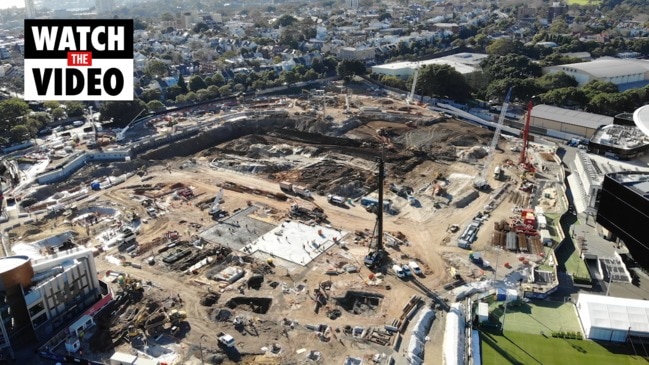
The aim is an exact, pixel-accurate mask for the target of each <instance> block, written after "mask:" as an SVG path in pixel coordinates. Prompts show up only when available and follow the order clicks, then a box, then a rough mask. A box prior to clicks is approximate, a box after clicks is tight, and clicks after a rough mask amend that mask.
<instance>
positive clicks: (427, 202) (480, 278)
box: [5, 90, 566, 364]
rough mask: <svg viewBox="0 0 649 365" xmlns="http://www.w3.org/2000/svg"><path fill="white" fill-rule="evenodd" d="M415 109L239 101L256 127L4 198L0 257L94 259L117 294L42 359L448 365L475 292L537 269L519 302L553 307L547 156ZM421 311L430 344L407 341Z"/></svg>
mask: <svg viewBox="0 0 649 365" xmlns="http://www.w3.org/2000/svg"><path fill="white" fill-rule="evenodd" d="M411 100H412V99H411V98H408V99H407V100H400V99H396V98H391V97H387V96H385V97H381V96H372V95H369V93H360V92H358V91H357V92H356V93H347V94H344V93H339V92H335V91H328V90H311V91H304V92H303V93H302V95H301V96H299V97H281V98H279V97H277V98H264V99H263V100H260V99H254V100H252V99H251V100H242V101H240V102H239V104H238V105H236V106H233V107H232V108H233V110H232V112H238V113H245V117H238V118H230V117H227V113H226V112H223V111H221V112H220V113H207V114H205V115H203V116H202V117H201V119H200V121H197V119H196V118H192V117H191V116H189V117H183V118H178V119H179V120H178V123H179V125H182V124H183V123H187V124H198V125H200V123H205V124H206V125H208V124H209V127H206V128H205V129H204V130H203V132H201V133H200V134H198V135H195V136H192V137H189V138H187V139H184V140H179V141H175V142H172V143H171V144H169V145H164V146H160V147H157V148H155V149H151V150H149V151H146V152H143V153H141V154H139V155H137V156H135V157H133V158H132V159H130V160H129V161H127V162H111V163H95V164H88V166H86V167H83V168H81V169H80V170H79V171H77V172H76V173H74V175H72V176H71V177H70V178H68V179H66V180H65V181H61V182H57V183H55V184H50V185H47V186H37V185H34V186H32V187H29V188H24V189H22V190H17V189H16V190H13V191H8V192H5V198H6V199H9V197H10V199H11V202H12V205H11V206H10V205H9V201H8V202H7V203H8V204H7V214H8V215H9V217H10V218H11V219H10V220H9V222H8V224H10V225H11V227H10V228H9V229H6V230H5V231H6V237H5V239H6V245H5V250H8V251H9V252H5V255H7V256H9V255H33V256H35V257H38V255H41V256H46V255H48V254H51V253H52V252H53V251H55V250H63V249H64V248H61V247H62V245H63V243H60V244H59V243H52V242H59V241H63V242H65V245H72V246H84V247H88V248H93V249H94V250H95V262H96V267H97V273H98V275H99V277H100V279H101V280H103V281H105V282H107V283H109V287H110V288H111V290H112V292H113V293H114V294H113V300H112V301H111V302H110V304H109V305H108V306H107V307H105V308H104V309H102V310H101V311H99V312H98V313H97V314H96V316H95V317H94V319H93V322H94V326H92V327H91V328H90V329H89V330H87V331H86V333H84V334H83V336H80V337H77V338H76V339H77V340H78V341H79V342H78V345H77V347H76V348H75V347H72V345H70V344H69V342H70V341H69V338H63V337H61V338H59V342H58V343H52V344H51V345H52V347H51V348H48V351H53V352H56V351H59V352H61V353H66V354H69V353H70V350H71V349H73V350H74V351H72V352H74V353H77V354H78V357H79V358H84V359H88V360H91V361H96V362H105V363H109V361H110V359H111V358H112V357H115V356H116V355H115V354H120V355H119V356H122V355H125V356H126V355H128V356H136V357H140V356H141V357H143V358H147V359H151V360H152V361H155V362H154V363H157V364H201V363H209V364H220V363H232V362H239V363H244V364H298V363H299V364H302V363H312V364H361V363H363V364H371V363H377V364H387V363H389V362H390V359H393V361H395V363H397V364H401V363H407V362H408V361H412V359H413V358H416V359H419V360H421V361H422V362H411V363H424V362H425V363H440V360H441V358H442V351H443V347H442V341H443V333H444V323H443V321H437V320H435V321H433V320H432V319H429V317H430V316H431V315H432V317H430V318H439V316H440V313H442V312H447V311H448V310H449V308H450V304H451V303H453V302H455V301H456V300H458V296H461V294H460V291H461V290H465V291H466V290H468V289H471V288H472V287H470V285H469V286H467V284H470V283H472V282H475V283H480V282H487V281H489V282H491V281H495V280H502V279H503V278H506V277H507V276H508V275H510V274H511V273H513V272H535V273H537V274H536V275H532V276H531V277H534V278H535V279H529V280H528V281H526V284H528V289H526V290H528V291H530V292H534V291H535V290H541V291H543V290H546V289H547V288H544V286H551V285H552V283H553V282H555V281H556V268H554V266H555V262H556V259H554V257H553V254H552V252H551V251H552V250H551V247H552V246H553V244H554V243H556V237H557V236H558V233H557V232H556V228H554V225H553V224H554V223H556V224H558V222H552V220H551V218H550V217H551V216H552V214H553V213H559V212H562V211H563V210H565V209H566V206H565V205H566V204H565V203H564V201H563V200H562V196H563V191H562V188H561V185H560V183H561V180H558V174H557V173H556V169H558V164H557V163H556V160H555V159H554V158H553V156H554V147H552V146H549V145H548V146H544V145H542V144H535V143H530V141H529V138H528V137H527V133H528V131H522V133H521V134H520V135H517V136H511V135H510V136H505V135H501V129H500V127H501V126H502V120H500V122H499V123H495V124H496V125H497V126H496V128H495V131H494V130H493V129H488V128H486V127H484V126H479V125H476V124H474V123H469V122H467V121H462V120H458V119H454V118H453V117H451V116H449V115H445V114H443V113H439V112H435V111H431V110H430V109H428V108H427V107H426V106H425V105H420V104H417V103H414V102H412V101H411ZM235 108H238V110H234V109H235ZM271 109H272V110H274V111H275V113H274V114H267V113H266V112H265V111H266V110H271ZM505 110H506V106H505V107H504V108H503V116H504V113H505ZM279 111H281V113H280V112H279ZM224 116H225V117H224ZM217 118H221V119H217ZM210 120H213V121H211V122H210ZM168 121H169V117H165V118H159V119H158V120H152V121H150V122H148V123H149V125H148V128H149V130H150V132H151V133H152V134H154V135H155V134H157V133H163V132H161V131H160V130H159V129H160V127H159V126H160V125H166V123H168ZM494 132H495V138H494ZM110 146H111V145H110V144H108V145H107V146H106V147H105V148H110ZM521 151H522V152H521ZM106 181H108V182H110V184H107V183H106ZM23 202H31V203H30V204H23ZM544 215H548V218H546V217H545V216H544ZM15 222H20V223H18V224H15ZM544 231H545V232H544ZM62 235H64V236H65V237H66V239H65V240H62V239H61V240H58V241H57V240H52V239H51V238H52V237H58V236H61V237H63V236H62ZM553 240H554V241H553ZM539 272H542V273H544V274H542V275H541V274H538V273H539ZM462 288H464V289H462ZM485 290H489V289H485ZM429 312H430V313H429ZM418 313H422V314H421V316H422V318H423V319H422V321H424V319H425V321H429V320H430V323H428V325H427V326H428V329H429V330H430V332H429V333H428V332H427V333H428V334H426V335H425V336H424V337H425V340H423V338H424V337H422V338H418V339H411V330H410V329H409V328H411V326H413V325H414V322H415V321H416V319H415V316H416V315H418ZM427 313H428V314H427ZM424 317H425V318H424ZM411 322H413V323H411ZM422 323H423V322H422ZM422 326H423V324H422ZM431 326H432V329H431ZM424 327H425V326H424ZM413 341H414V342H413ZM413 343H416V344H418V345H417V346H415V345H413ZM413 346H414V347H413ZM413 351H414V352H413ZM424 353H425V360H424Z"/></svg>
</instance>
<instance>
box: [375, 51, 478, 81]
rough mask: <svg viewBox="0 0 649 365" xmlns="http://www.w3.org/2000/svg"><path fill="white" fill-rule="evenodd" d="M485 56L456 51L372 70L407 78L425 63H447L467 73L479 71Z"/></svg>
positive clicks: (390, 64) (389, 64) (377, 72)
mask: <svg viewBox="0 0 649 365" xmlns="http://www.w3.org/2000/svg"><path fill="white" fill-rule="evenodd" d="M485 58H487V55H486V54H481V53H458V54H455V55H450V56H446V57H440V58H435V59H432V60H426V61H418V62H409V61H408V62H393V63H386V64H384V65H377V66H372V72H373V73H376V74H379V75H388V76H396V77H399V78H402V79H407V78H409V77H410V76H412V75H413V74H414V73H415V70H416V69H417V68H418V67H422V66H427V65H449V66H451V67H453V68H454V69H455V70H456V71H457V72H459V73H461V74H463V75H468V74H472V73H474V72H477V71H480V61H482V60H483V59H485Z"/></svg>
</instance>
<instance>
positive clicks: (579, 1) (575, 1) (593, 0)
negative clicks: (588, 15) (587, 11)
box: [566, 0, 599, 5]
mask: <svg viewBox="0 0 649 365" xmlns="http://www.w3.org/2000/svg"><path fill="white" fill-rule="evenodd" d="M566 2H567V3H568V5H598V4H599V0H566Z"/></svg>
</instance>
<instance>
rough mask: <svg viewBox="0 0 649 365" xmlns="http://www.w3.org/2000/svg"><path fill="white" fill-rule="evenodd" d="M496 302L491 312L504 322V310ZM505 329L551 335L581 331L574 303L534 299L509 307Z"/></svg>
mask: <svg viewBox="0 0 649 365" xmlns="http://www.w3.org/2000/svg"><path fill="white" fill-rule="evenodd" d="M500 303H502V302H500ZM494 304H496V303H494ZM494 304H492V306H493V307H492V308H494V310H493V311H492V312H491V314H492V316H494V317H497V318H498V319H499V320H500V322H501V323H502V322H503V310H502V309H500V308H498V306H497V305H495V306H494ZM492 308H490V309H492ZM505 331H512V332H517V333H530V334H534V335H540V334H541V331H543V332H545V334H546V335H548V336H551V335H552V332H559V331H563V332H567V331H570V332H580V333H581V327H580V326H579V320H578V319H577V313H576V312H575V308H574V305H573V304H571V303H561V302H548V301H532V302H529V303H521V304H520V305H519V306H515V307H512V306H509V307H508V308H507V314H506V316H505Z"/></svg>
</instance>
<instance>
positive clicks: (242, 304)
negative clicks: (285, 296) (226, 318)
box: [225, 297, 273, 314]
mask: <svg viewBox="0 0 649 365" xmlns="http://www.w3.org/2000/svg"><path fill="white" fill-rule="evenodd" d="M272 303H273V299H271V298H254V297H236V298H232V299H230V300H228V302H227V303H225V305H226V306H227V307H228V308H230V309H235V308H236V309H238V310H244V311H248V312H253V313H259V314H265V313H266V312H268V310H269V309H270V305H271V304H272Z"/></svg>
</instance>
